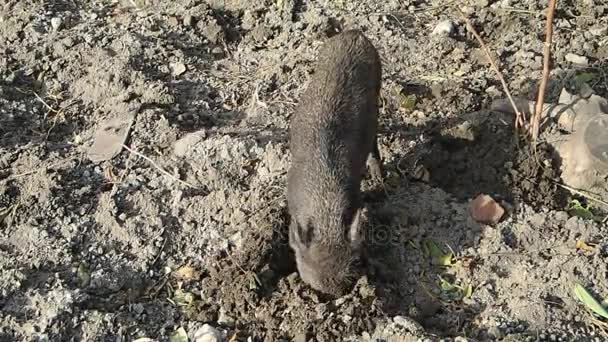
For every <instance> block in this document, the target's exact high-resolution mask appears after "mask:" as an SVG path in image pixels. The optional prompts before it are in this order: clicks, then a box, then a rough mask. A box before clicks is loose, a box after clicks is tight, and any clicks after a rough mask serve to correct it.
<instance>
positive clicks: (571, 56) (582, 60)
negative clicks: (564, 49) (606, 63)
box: [566, 53, 589, 65]
mask: <svg viewBox="0 0 608 342" xmlns="http://www.w3.org/2000/svg"><path fill="white" fill-rule="evenodd" d="M566 61H568V62H570V63H572V64H579V65H587V64H589V59H588V58H587V57H585V56H580V55H577V54H575V53H568V54H567V55H566Z"/></svg>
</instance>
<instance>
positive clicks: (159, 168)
mask: <svg viewBox="0 0 608 342" xmlns="http://www.w3.org/2000/svg"><path fill="white" fill-rule="evenodd" d="M122 147H123V148H124V149H125V150H127V151H129V152H131V153H133V154H134V155H136V156H138V157H140V158H143V159H145V160H146V161H147V162H149V163H150V164H151V165H152V166H154V168H156V169H157V170H158V171H160V172H161V173H162V174H164V175H166V176H168V177H170V178H171V179H173V180H175V181H177V182H179V183H181V184H183V185H185V186H187V187H190V188H193V189H196V187H195V186H194V185H192V184H190V183H188V182H186V181H183V180H181V179H179V178H177V177H175V176H174V175H172V174H171V173H169V171H167V170H165V169H163V168H162V167H160V166H158V164H156V163H155V162H154V160H152V159H150V158H148V157H146V156H145V155H143V154H141V153H139V152H137V151H135V150H133V149H132V148H130V147H129V146H127V145H124V144H123V145H122Z"/></svg>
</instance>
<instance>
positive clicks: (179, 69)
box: [169, 62, 187, 76]
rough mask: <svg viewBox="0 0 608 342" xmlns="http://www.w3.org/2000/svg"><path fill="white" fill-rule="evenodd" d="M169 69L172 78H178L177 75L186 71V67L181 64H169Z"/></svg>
mask: <svg viewBox="0 0 608 342" xmlns="http://www.w3.org/2000/svg"><path fill="white" fill-rule="evenodd" d="M169 67H170V68H171V74H172V75H173V76H179V75H181V74H183V73H185V72H186V70H187V68H186V65H185V64H184V63H181V62H177V63H171V64H169Z"/></svg>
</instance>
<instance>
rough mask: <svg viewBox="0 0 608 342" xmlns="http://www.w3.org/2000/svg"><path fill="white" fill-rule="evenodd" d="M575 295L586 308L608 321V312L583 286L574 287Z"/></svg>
mask: <svg viewBox="0 0 608 342" xmlns="http://www.w3.org/2000/svg"><path fill="white" fill-rule="evenodd" d="M574 294H575V295H576V297H577V298H578V300H580V301H581V302H582V303H583V304H585V306H586V307H587V308H588V309H590V310H591V311H593V312H595V313H596V314H598V315H599V316H601V317H603V318H605V319H608V311H606V309H605V308H604V307H603V306H602V305H601V304H600V303H598V302H597V301H596V300H595V298H593V296H592V295H591V294H590V293H589V292H587V290H586V289H585V288H584V287H583V286H582V285H581V284H578V283H577V284H576V285H574Z"/></svg>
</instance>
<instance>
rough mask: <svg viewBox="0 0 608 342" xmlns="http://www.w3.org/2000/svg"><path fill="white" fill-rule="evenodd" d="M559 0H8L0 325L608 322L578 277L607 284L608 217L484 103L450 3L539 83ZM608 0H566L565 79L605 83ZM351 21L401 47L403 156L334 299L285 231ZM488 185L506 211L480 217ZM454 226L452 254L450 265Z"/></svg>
mask: <svg viewBox="0 0 608 342" xmlns="http://www.w3.org/2000/svg"><path fill="white" fill-rule="evenodd" d="M544 4H545V1H535V0H534V1H533V0H500V1H495V0H479V1H470V2H469V3H467V2H466V1H449V2H446V1H441V0H433V1H426V0H401V1H397V0H389V1H367V0H365V1H351V0H340V1H305V0H272V1H269V0H259V1H245V0H207V1H195V0H184V1H160V0H132V1H127V0H121V1H101V0H99V1H85V0H56V1H51V0H49V1H34V0H3V1H2V2H1V3H0V272H1V273H0V341H132V340H135V339H137V338H142V337H148V338H151V339H154V340H157V341H167V340H169V339H170V338H171V336H179V334H177V335H176V332H179V331H181V332H185V334H187V335H188V336H189V337H190V340H191V341H195V340H197V337H196V336H195V335H196V334H197V333H198V334H200V333H201V332H202V331H204V330H205V329H207V330H208V331H212V332H214V333H215V334H217V336H211V335H206V336H205V337H204V338H203V337H198V341H213V340H222V339H225V340H230V341H280V340H296V341H336V340H351V341H359V340H364V341H369V340H375V339H381V340H386V341H416V340H420V341H466V340H469V341H494V340H496V341H539V340H540V341H544V340H546V341H606V340H608V337H607V335H606V332H605V330H602V329H601V326H600V325H598V324H596V323H597V321H596V323H594V321H593V319H592V317H591V316H590V315H589V314H588V312H587V311H585V309H584V307H583V306H582V305H581V304H580V303H579V302H577V300H576V299H575V297H574V295H573V292H572V289H573V286H574V284H575V282H580V283H581V284H582V285H584V286H585V287H586V288H587V289H589V290H590V291H591V293H592V294H593V295H594V296H596V298H599V299H601V298H606V297H607V296H608V282H607V280H606V279H607V278H608V262H607V257H608V241H607V239H606V236H607V234H608V228H607V227H606V224H605V223H604V224H602V223H601V218H600V220H599V221H598V220H594V219H590V218H587V219H585V218H580V217H577V216H573V215H571V214H572V212H571V211H570V212H568V211H567V210H566V206H567V205H568V203H569V201H570V200H571V196H570V195H569V194H567V193H564V192H563V191H562V190H561V189H560V188H559V187H557V186H556V185H555V183H554V182H553V180H555V179H556V178H558V176H559V174H558V173H557V171H556V170H557V166H556V165H557V163H558V161H556V160H555V159H554V158H553V154H552V151H551V149H550V148H548V147H546V146H545V145H542V144H541V145H540V146H539V148H538V149H537V152H536V153H531V152H530V151H529V149H527V148H525V146H526V144H525V143H520V144H519V147H518V145H517V144H516V142H514V138H513V137H514V134H513V129H512V127H511V123H512V121H513V119H512V118H511V117H508V116H504V115H500V114H498V113H487V112H483V111H481V112H478V113H473V112H476V111H479V110H482V109H484V108H488V106H489V104H490V103H491V101H492V99H495V98H501V97H503V96H504V95H503V93H502V89H501V87H500V84H499V82H498V81H497V79H496V77H495V74H494V73H493V72H492V71H491V70H490V68H489V66H488V63H487V61H486V59H485V56H484V54H483V51H482V50H481V49H480V48H479V44H478V43H477V42H476V41H475V40H474V38H473V37H472V36H471V35H470V34H469V33H468V32H467V31H466V27H465V25H464V23H463V21H462V20H461V19H460V18H459V15H458V12H457V11H455V10H454V9H453V8H451V7H450V5H455V6H458V7H459V8H462V9H463V10H464V11H465V13H467V15H468V16H469V17H470V18H471V20H472V21H473V24H474V25H475V27H476V28H477V29H478V30H479V32H480V33H481V35H482V37H483V38H484V40H485V41H486V43H487V44H488V46H489V47H490V49H491V50H492V51H493V52H494V55H495V58H496V59H497V61H498V63H499V65H500V67H501V69H502V70H503V71H504V74H505V76H506V78H507V82H508V84H509V87H510V89H511V90H512V92H513V93H514V94H515V95H520V96H524V97H529V98H532V97H533V96H534V93H535V89H536V88H537V81H538V79H539V77H540V70H541V67H542V66H541V51H542V41H543V40H544V14H543V6H544ZM607 18H608V2H606V1H604V0H581V1H566V0H564V1H558V10H557V13H556V20H555V36H554V63H553V65H552V67H553V72H552V74H551V82H550V86H549V92H548V95H547V96H548V100H550V101H551V100H555V99H556V98H557V95H558V94H559V91H560V89H561V88H562V87H564V86H566V87H570V88H576V87H577V86H579V85H580V82H581V79H583V80H585V81H588V82H589V84H590V85H591V86H592V88H593V89H594V90H595V91H596V92H597V93H599V94H601V95H604V96H605V95H607V94H608V91H607V89H606V86H607V84H608V78H607V77H608V76H607V73H608V66H607V62H606V60H607V59H608V35H607V28H608V20H607ZM446 20H447V22H446ZM438 25H439V27H444V28H446V29H447V31H449V33H437V34H433V31H434V29H435V28H436V27H437V26H438ZM346 28H359V29H361V30H363V31H364V32H365V34H366V35H367V36H368V37H369V38H370V39H371V40H372V41H373V42H374V43H375V44H376V46H377V48H378V50H379V52H380V54H381V56H382V59H383V68H384V75H383V88H382V108H381V128H380V136H381V137H380V141H381V147H380V150H381V154H382V155H383V158H384V160H385V163H386V168H387V171H388V176H387V179H386V184H385V189H375V188H372V186H370V184H369V183H371V182H366V184H365V185H364V188H365V190H366V195H365V199H366V203H367V205H368V206H369V209H370V210H369V222H370V224H369V226H370V229H369V241H370V251H371V261H370V264H369V266H370V267H369V269H368V273H367V275H366V276H364V277H362V278H361V279H360V280H359V281H358V283H357V285H356V287H355V288H354V289H353V290H352V292H351V293H350V294H348V295H346V296H344V297H342V298H339V299H330V298H323V296H319V295H318V294H316V293H314V292H313V291H311V290H310V289H308V288H307V287H306V286H304V285H303V284H302V282H301V281H300V280H299V277H298V275H297V273H296V272H295V266H294V263H293V259H292V258H293V256H292V255H291V252H290V250H289V248H288V246H287V244H286V239H285V229H286V225H287V224H288V220H289V218H288V216H287V214H286V209H285V208H286V203H285V194H284V193H285V174H286V170H287V167H288V165H289V158H290V156H289V149H288V141H287V128H288V123H289V117H290V114H291V113H292V111H293V108H294V105H295V103H297V101H298V98H299V95H300V94H301V92H302V90H303V88H304V87H305V85H306V82H307V80H308V79H309V75H310V73H311V72H313V71H314V70H313V62H314V60H315V55H316V52H317V51H318V48H319V46H320V44H322V42H323V41H324V39H325V38H326V37H328V36H331V35H334V34H336V33H337V32H339V31H340V30H343V29H346ZM128 113H131V114H135V120H134V123H133V126H132V130H131V133H130V135H129V137H128V140H127V141H126V144H127V145H128V146H129V148H130V149H131V151H129V150H123V151H122V153H121V154H120V155H118V156H117V157H116V158H114V159H112V160H110V161H104V162H98V163H94V162H91V161H90V160H89V159H88V158H87V155H86V152H87V149H88V148H89V146H91V144H92V139H93V137H94V135H95V132H96V130H97V129H98V128H99V125H100V123H101V122H102V121H103V120H104V119H105V118H107V117H110V116H125V115H127V114H128ZM469 113H473V114H469ZM559 134H560V132H559V131H558V130H556V129H555V128H554V127H548V128H547V129H546V130H545V133H544V135H543V137H544V138H547V137H548V136H556V135H559ZM142 156H145V157H146V158H144V157H142ZM421 167H422V168H423V169H426V170H427V171H428V175H429V176H430V177H429V178H428V179H426V180H427V181H425V179H424V177H423V179H422V181H421V180H420V179H419V178H420V177H416V175H420V172H419V171H420V170H421V169H420V168H421ZM161 170H164V171H161ZM169 175H171V176H169ZM177 179H179V180H181V182H180V181H177ZM479 193H486V194H490V195H491V196H493V197H494V198H495V199H497V200H498V201H499V202H500V203H501V204H502V205H503V206H504V207H505V208H506V210H507V213H506V215H505V217H504V218H503V220H502V221H501V222H500V223H498V224H495V225H492V226H487V225H482V224H479V223H476V222H475V221H474V220H472V219H471V217H470V214H469V202H470V200H471V199H472V198H473V197H474V196H476V195H477V194H479ZM597 209H598V208H595V207H594V208H593V210H597ZM596 213H597V214H600V212H599V211H596ZM577 240H581V241H584V242H585V243H586V244H587V247H588V248H582V249H581V248H579V249H577V248H576V241H577ZM434 246H438V247H439V248H440V249H442V250H443V251H442V252H440V254H441V255H443V254H442V253H447V252H449V251H451V252H452V253H454V256H455V260H456V262H455V263H454V264H453V265H449V266H447V267H439V266H437V265H435V263H433V262H432V261H433V260H436V259H433V258H432V256H433V255H436V254H434V251H435V253H436V251H437V248H435V247H434ZM579 247H580V245H579ZM583 247H585V246H583ZM429 251H430V252H429ZM204 324H208V326H205V328H202V327H203V325H204ZM180 328H183V330H180ZM210 328H211V329H210ZM213 329H215V330H213ZM174 340H176V341H177V340H178V339H174Z"/></svg>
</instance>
